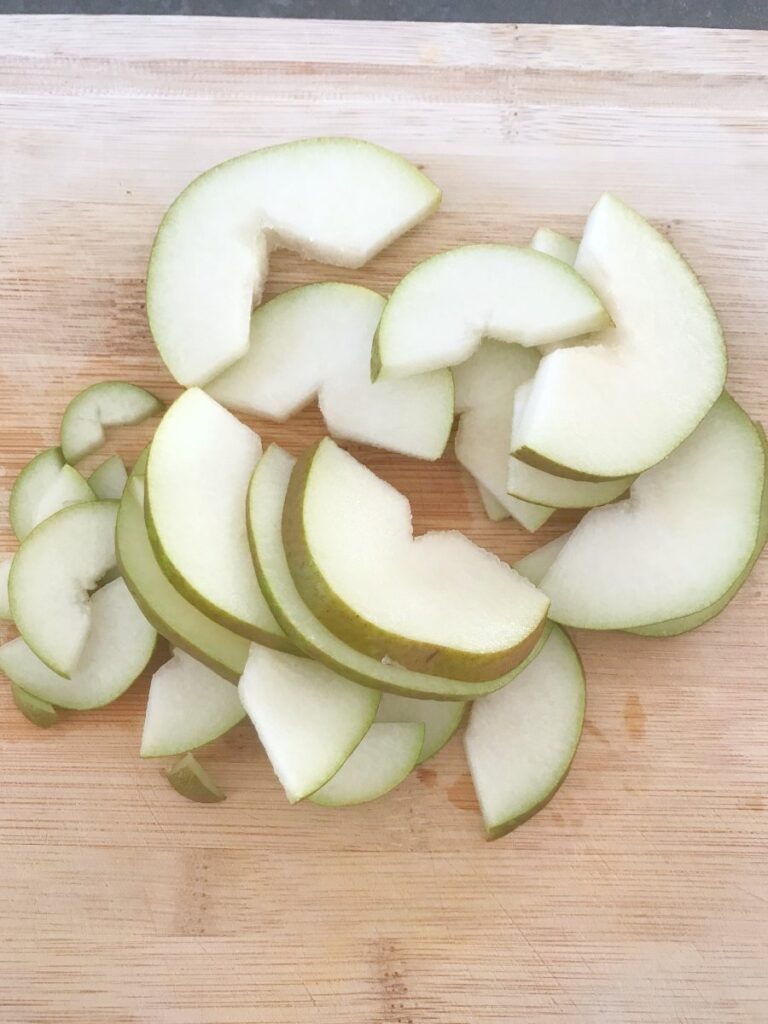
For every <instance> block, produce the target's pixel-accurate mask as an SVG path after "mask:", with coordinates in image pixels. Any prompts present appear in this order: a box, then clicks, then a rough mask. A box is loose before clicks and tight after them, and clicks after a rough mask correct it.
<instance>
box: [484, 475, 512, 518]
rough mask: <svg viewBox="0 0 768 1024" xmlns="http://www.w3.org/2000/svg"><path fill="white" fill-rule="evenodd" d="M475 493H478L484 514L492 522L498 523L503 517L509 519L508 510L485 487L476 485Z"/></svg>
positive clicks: (509, 513)
mask: <svg viewBox="0 0 768 1024" xmlns="http://www.w3.org/2000/svg"><path fill="white" fill-rule="evenodd" d="M477 493H478V494H479V495H480V501H481V502H482V504H483V508H484V509H485V514H486V515H487V516H488V518H489V519H490V520H492V521H493V522H494V523H500V522H501V521H502V520H503V519H509V518H510V516H511V515H512V513H511V512H508V511H507V509H506V508H505V506H504V505H502V504H501V502H500V501H497V500H496V498H494V496H493V495H492V494H491V492H490V491H489V490H488V488H487V487H483V485H482V484H478V485H477Z"/></svg>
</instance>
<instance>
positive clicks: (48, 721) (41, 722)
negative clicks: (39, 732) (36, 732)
mask: <svg viewBox="0 0 768 1024" xmlns="http://www.w3.org/2000/svg"><path fill="white" fill-rule="evenodd" d="M11 697H12V698H13V703H14V704H15V705H16V707H17V708H18V709H19V711H20V712H21V713H22V715H24V717H25V718H26V719H28V721H30V722H31V723H32V724H33V725H37V726H39V727H40V728H41V729H50V727H51V726H52V725H55V724H56V723H57V722H58V720H59V713H58V711H57V710H56V708H55V707H54V706H53V704H50V703H49V702H48V701H47V700H40V698H39V697H35V696H33V695H32V694H31V693H27V691H26V690H22V688H21V687H20V686H17V685H16V683H11Z"/></svg>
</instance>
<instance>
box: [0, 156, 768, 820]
mask: <svg viewBox="0 0 768 1024" xmlns="http://www.w3.org/2000/svg"><path fill="white" fill-rule="evenodd" d="M439 201H440V193H439V190H438V189H437V188H436V187H435V186H434V184H433V183H432V182H431V181H430V180H429V179H428V178H427V177H426V176H425V175H424V174H423V173H422V172H421V171H419V170H417V169H416V168H415V167H413V166H412V165H411V164H409V163H408V162H407V161H405V160H403V159H402V158H400V157H398V156H397V155H395V154H393V153H390V152H388V151H386V150H383V149H381V148H380V147H377V146H373V145H371V144H369V143H364V142H360V141H357V140H351V139H315V140H305V141H303V142H299V143H291V144H287V145H283V146H275V147H271V148H270V149H266V150H260V151H257V152H255V153H250V154H247V155H246V156H244V157H240V158H237V159H234V160H231V161H229V162H228V163H226V164H223V165H220V166H219V167H216V168H213V169H212V170H211V171H208V172H206V173H205V174H203V175H202V176H201V177H200V178H198V179H197V180H196V181H194V182H193V183H192V184H191V185H190V186H189V187H188V188H187V189H186V190H185V191H184V192H183V193H182V194H181V195H180V196H179V197H178V199H177V200H176V201H175V203H174V204H173V205H172V206H171V208H170V209H169V211H168V213H167V214H166V216H165V218H164V219H163V222H162V223H161V225H160V229H159V231H158V234H157V237H156V240H155V244H154V247H153V250H152V254H151V259H150V266H149V271H148V281H147V286H148V293H147V310H148V316H149V322H150V328H151V330H152V334H153V337H154V340H155V343H156V345H157V348H158V351H159V352H160V355H161V356H162V358H163V360H164V361H165V364H166V366H167V367H168V370H169V371H170V373H171V375H172V376H173V377H174V378H175V379H176V380H177V381H178V383H179V384H181V385H182V386H183V387H184V388H185V389H186V390H185V391H184V392H183V393H182V394H181V396H180V397H179V398H177V399H176V401H175V402H173V404H172V405H171V406H170V408H168V409H167V410H166V411H165V413H164V415H163V417H162V419H161V421H160V423H159V426H158V427H157V430H156V432H155V435H154V438H153V440H152V442H151V444H150V446H149V447H148V448H147V449H146V450H145V451H144V452H143V453H142V455H141V456H140V457H139V459H138V460H137V461H136V463H135V464H134V466H133V467H132V469H131V472H130V474H128V473H126V470H125V467H124V466H123V464H122V462H121V460H120V459H119V458H117V457H112V458H110V459H107V460H106V461H104V462H102V464H101V465H100V466H99V467H98V468H97V469H96V470H95V471H94V472H93V473H92V474H91V475H90V477H89V478H88V479H87V480H86V479H85V478H84V477H83V476H82V475H81V473H79V472H78V470H77V468H76V464H77V463H79V462H80V460H82V459H84V458H85V457H86V456H87V455H88V454H90V453H91V452H93V451H95V450H96V449H98V448H99V447H100V446H101V444H102V442H103V441H104V428H105V427H109V426H119V425H120V424H126V423H132V422H137V421H139V420H142V419H145V418H147V417H149V416H152V415H155V414H157V413H158V412H159V411H160V409H161V406H160V403H159V402H158V400H157V399H156V398H155V397H154V396H153V395H151V394H149V393H148V392H147V391H145V390H143V389H142V388H138V387H136V386H135V385H131V384H127V383H122V382H108V383H104V384H98V385H94V386H93V387H91V388H88V389H87V390H86V391H85V392H83V393H82V394H80V395H79V396H77V397H76V398H75V399H74V400H73V402H72V403H70V406H69V407H68V408H67V410H66V412H65V415H64V418H63V421H62V428H61V442H60V447H58V448H53V449H49V450H48V451H46V452H43V453H42V454H41V455H39V456H37V457H36V458H35V459H33V460H32V462H31V463H30V464H29V465H28V466H27V468H26V469H25V470H24V471H23V472H22V473H21V475H20V476H19V478H18V480H17V482H16V485H15V487H14V491H13V494H12V498H11V506H10V515H11V521H12V525H13V528H14V531H15V533H16V535H17V537H18V538H19V541H20V542H21V543H20V547H19V550H18V552H17V553H16V555H15V556H14V557H13V559H12V560H8V561H6V562H3V563H2V564H1V565H0V613H1V614H3V615H4V616H5V617H6V618H10V619H12V620H13V622H14V623H15V625H16V627H17V628H18V631H19V634H20V635H19V637H18V638H17V639H15V640H12V641H10V642H9V643H7V644H5V645H4V646H3V647H2V648H0V668H2V670H3V671H4V672H5V674H6V675H7V676H8V678H9V679H10V681H11V685H12V689H13V697H14V700H15V702H16V704H17V706H18V707H19V708H20V710H21V711H22V712H23V713H24V714H25V715H26V716H27V717H28V718H29V719H30V720H31V721H33V722H35V723H36V724H38V725H41V726H43V727H47V726H49V725H51V724H53V723H54V722H55V721H56V718H57V715H58V713H59V711H58V709H61V708H68V709H73V710H87V709H89V708H94V707H99V706H102V705H103V704H106V703H108V702H109V701H111V700H114V699H116V698H117V697H118V696H119V695H120V694H121V693H123V692H124V691H125V689H126V688H127V687H128V686H130V685H131V683H132V682H133V681H134V680H135V679H136V678H137V677H138V676H139V675H140V674H141V672H142V671H143V669H144V668H145V666H146V665H147V663H148V661H149V658H150V656H151V654H152V651H153V649H154V646H155V641H156V639H157V636H158V634H159V635H161V636H162V637H164V638H165V639H166V640H167V641H168V643H169V644H170V645H171V656H170V660H169V661H167V662H166V663H165V664H164V665H162V666H161V668H160V669H158V671H156V672H155V674H154V676H153V677H152V682H151V685H150V690H149V698H148V703H147V712H146V717H145V722H144V729H143V734H142V738H141V745H140V754H141V756H142V757H169V756H175V757H178V756H181V759H180V760H179V761H177V762H176V763H175V764H173V766H172V767H171V768H170V770H169V771H168V779H169V782H170V783H171V785H173V786H174V788H175V789H177V791H178V792H180V793H181V794H183V795H184V796H186V797H188V798H190V799H193V800H197V801H201V802H215V801H218V800H221V799H223V798H224V793H223V791H222V790H221V788H220V787H219V785H218V784H217V782H216V781H215V779H213V777H212V776H211V775H210V773H209V772H208V771H207V770H206V769H205V768H204V767H203V766H202V765H201V764H200V763H199V762H198V761H197V759H196V758H195V757H194V756H193V754H192V753H191V751H193V750H197V749H198V748H199V747H202V746H204V745H205V744H207V743H210V742H212V741H213V740H215V739H217V738H218V737H220V736H222V735H224V734H225V733H227V732H228V731H229V730H230V729H232V728H233V727H235V726H236V725H237V724H238V723H239V722H241V721H242V720H243V719H244V718H246V717H247V718H248V719H249V720H250V721H251V722H252V724H253V725H254V727H255V729H256V731H257V733H258V736H259V738H260V740H261V743H262V745H263V747H264V749H265V751H266V753H267V755H268V757H269V760H270V762H271V764H272V767H273V769H274V772H275V775H276V776H277V779H278V780H279V782H280V784H281V785H282V787H283V789H284V791H285V794H286V796H287V798H288V800H289V801H290V802H291V803H294V802H298V801H304V800H307V801H310V802H312V803H314V804H317V805H320V806H323V807H344V806H350V805H354V804H359V803H364V802H367V801H370V800H373V799H375V798H377V797H381V796H382V795H384V794H385V793H388V792H389V791H390V790H392V789H394V788H395V787H396V786H398V785H399V784H400V783H401V782H402V781H403V780H404V779H405V778H406V777H407V776H408V775H409V773H410V772H411V771H412V770H413V769H414V768H415V767H416V766H417V765H419V764H421V763H423V762H424V761H425V760H426V759H427V758H430V757H432V756H434V755H435V754H436V753H437V752H438V751H439V750H440V749H441V748H442V747H443V746H444V745H445V744H446V743H447V742H448V740H449V739H450V738H451V737H452V736H453V735H454V733H455V732H456V731H457V730H458V729H459V727H460V725H461V723H462V722H463V721H464V720H466V722H467V724H466V730H465V734H464V744H465V750H466V755H467V760H468V762H469V767H470V770H471V774H472V778H473V780H474V784H475V789H476V792H477V797H478V802H479V804H480V809H481V812H482V816H483V821H484V824H485V828H486V833H487V835H488V836H489V837H490V838H495V837H497V836H499V835H503V834H504V833H506V832H508V831H509V830H510V829H513V828H515V827H516V826H517V825H519V824H520V823H521V822H523V821H525V820H526V819H527V818H529V817H530V816H531V815H532V814H534V813H535V812H536V811H537V810H538V809H539V808H541V807H542V806H543V805H544V804H545V803H546V802H547V801H548V800H549V799H550V797H551V796H552V795H553V794H554V792H555V791H556V790H557V788H558V787H559V786H560V784H561V783H562V781H563V779H564V778H565V776H566V774H567V772H568V769H569V766H570V764H571V761H572V759H573V757H574V754H575V752H576V748H577V745H578V742H579V738H580V735H581V728H582V722H583V717H584V706H585V692H586V691H585V680H584V674H583V671H582V667H581V664H580V661H579V658H578V654H577V652H576V650H575V647H574V646H573V643H572V641H571V639H570V638H569V636H568V635H567V633H566V632H565V630H564V628H563V627H566V626H567V627H580V628H588V629H619V630H627V631H631V632H635V633H640V634H644V635H651V636H670V635H675V634H677V633H681V632H684V631H686V630H689V629H693V628H695V627H697V626H699V625H701V624H702V623H704V622H706V621H707V620H708V619H710V618H711V617H712V616H714V615H716V614H717V613H718V612H719V611H721V610H722V608H723V607H725V605H726V604H727V603H728V602H729V601H730V600H731V599H732V597H733V596H734V595H735V593H736V592H737V590H738V589H739V587H740V586H741V585H742V583H743V582H744V580H745V579H746V577H747V575H748V573H749V571H750V569H751V567H752V565H753V564H754V562H755V560H756V559H757V557H758V555H759V553H760V550H761V548H762V546H763V544H764V542H765V539H766V534H767V533H768V500H767V498H766V445H765V437H764V434H763V432H762V430H761V428H760V427H759V426H757V425H756V424H754V423H753V422H752V421H751V420H750V419H749V418H748V416H747V415H746V414H745V413H744V412H743V410H741V409H740V407H739V406H738V405H737V403H736V402H735V401H734V400H733V399H732V398H731V397H730V396H729V395H728V394H727V393H726V392H725V391H724V390H723V388H724V383H725V369H726V362H725V346H724V341H723V337H722V333H721V330H720V327H719V324H718V321H717V317H716V315H715V313H714V311H713V309H712V307H711V304H710V302H709V300H708V298H707V296H706V293H705V292H704V290H703V289H702V287H701V285H700V284H699V282H698V281H697V280H696V278H695V276H694V275H693V273H692V272H691V270H690V268H689V267H688V265H687V264H686V263H685V262H684V260H683V259H682V258H681V257H680V255H679V254H678V253H677V252H676V251H675V250H674V249H673V248H672V246H671V245H670V244H669V242H668V241H667V240H666V239H665V238H663V237H662V236H661V235H660V234H659V233H658V232H656V231H655V229H654V228H653V227H652V226H651V225H650V224H648V223H647V222H646V221H645V220H644V219H643V218H642V217H641V216H639V215H638V214H637V213H635V212H634V211H633V210H631V209H630V208H629V207H627V206H626V205H625V204H623V203H622V202H621V201H620V200H618V199H617V198H615V197H613V196H610V195H606V196H603V197H602V198H601V199H600V200H599V201H598V203H597V204H596V206H595V207H594V208H593V210H592V212H591V213H590V214H589V216H588V218H587V221H586V224H585V227H584V231H583V235H582V239H581V241H580V242H578V243H577V242H575V241H573V240H571V239H568V238H565V237H564V236H562V235H560V234H558V233H557V232H554V231H551V230H549V229H547V228H542V229H540V230H539V231H537V233H536V235H535V236H534V238H533V239H532V241H531V244H530V245H529V246H527V247H522V248H521V247H516V246H512V245H500V244H493V245H490V244H480V245H470V246H463V247H460V248H456V249H452V250H449V251H447V252H442V253H438V254H437V255H435V256H433V257H430V258H429V259H427V260H425V261H424V262H422V263H420V264H419V265H417V266H416V267H415V268H413V269H412V270H411V271H410V272H409V273H408V274H406V276H405V277H404V278H403V279H402V281H401V282H400V283H399V284H398V285H397V287H396V288H395V289H394V291H393V292H392V294H391V295H390V296H389V298H388V299H387V298H385V297H383V296H381V295H379V294H377V293H376V292H374V291H371V290H369V289H366V288H363V287H360V286H358V285H351V284H345V283H342V282H337V283H325V284H312V285H307V286H304V287H300V288H295V289H293V290H291V291H288V292H285V293H283V294H282V295H280V296H278V297H277V298H275V299H272V300H271V301H269V302H266V303H264V304H260V300H261V296H262V291H263V287H264V282H265V279H266V276H267V273H268V258H269V252H270V250H271V249H272V248H274V247H275V246H284V247H287V248H290V249H292V250H294V251H296V252H298V253H299V254H301V255H305V256H310V257H312V258H315V259H320V260H323V261H325V262H327V263H331V264H333V265H336V266H340V267H358V266H361V265H363V264H364V263H366V262H367V261H368V260H369V259H371V258H372V257H373V256H374V255H375V254H376V253H377V252H379V251H380V250H381V249H382V248H384V247H385V246H387V245H388V244H390V243H391V242H392V241H393V240H394V239H396V238H397V237H398V236H400V235H401V234H403V233H404V232H405V231H407V230H409V229H410V228H411V227H413V226H414V225H415V224H417V223H418V222H420V221H421V220H423V219H424V218H425V217H427V216H428V215H429V214H430V213H432V212H433V211H434V210H435V209H436V208H437V206H438V204H439ZM254 307H255V308H254ZM313 401H316V402H317V404H318V406H319V409H320V411H321V414H322V416H323V418H324V421H325V424H326V427H327V430H328V433H329V434H330V435H332V437H333V438H335V439H336V440H332V439H331V437H325V438H324V439H323V440H321V441H320V442H319V443H317V444H316V445H314V446H312V447H311V448H310V449H308V450H306V451H304V452H302V453H300V454H299V456H298V458H294V457H293V456H292V455H290V454H289V453H288V452H286V451H284V450H282V449H281V448H278V447H277V446H275V445H271V446H267V447H266V448H264V446H263V445H262V441H261V438H260V437H259V435H258V434H256V433H254V432H253V431H252V430H251V429H250V428H249V427H248V426H246V425H245V423H243V422H242V420H241V419H239V418H238V416H236V415H235V413H240V414H254V415H258V416H260V417H263V418H267V419H272V420H278V421H282V420H286V419H289V418H290V417H291V416H292V415H294V414H295V413H296V412H297V411H299V410H300V409H302V408H303V407H304V406H306V405H307V404H308V403H310V402H313ZM456 414H458V416H459V423H458V430H457V432H456V438H455V453H456V457H457V458H458V460H459V461H460V462H461V463H462V465H463V466H464V467H465V468H466V469H467V470H468V472H469V473H470V475H471V476H472V477H473V478H474V480H475V482H476V484H477V486H478V489H479V494H480V498H481V500H482V502H483V505H484V507H485V509H486V511H487V513H488V515H489V517H490V518H492V519H494V520H503V519H506V518H512V519H514V520H516V521H517V522H518V523H520V524H521V526H522V527H523V528H524V529H526V530H529V531H532V532H533V531H535V530H537V529H538V528H539V527H540V526H541V525H542V524H543V523H544V522H545V521H547V520H548V519H549V518H550V516H552V515H553V513H554V512H555V511H556V510H558V509H580V510H585V511H584V515H583V518H582V519H581V521H580V522H579V524H578V525H577V526H576V527H575V529H573V530H571V531H570V533H567V534H564V535H563V536H560V537H558V538H557V539H556V540H555V541H553V542H551V543H549V544H547V545H545V546H544V547H542V548H539V549H538V550H536V551H534V552H533V553H532V554H531V555H529V556H527V557H526V558H524V559H522V560H521V561H520V562H518V563H517V565H516V566H514V567H511V566H509V565H507V564H505V563H503V562H501V561H500V560H499V559H498V558H496V557H495V556H494V555H492V554H491V553H489V552H488V551H485V550H483V549H481V548H479V547H477V546H476V545H474V544H473V543H471V542H470V541H469V540H468V539H467V538H466V537H465V536H463V535H462V534H461V533H459V532H457V531H432V532H428V533H425V534H421V535H418V536H417V535H414V532H413V528H412V522H411V510H410V505H409V502H408V499H407V497H406V496H405V495H403V494H401V493H399V492H398V491H396V490H395V489H394V488H393V487H391V486H390V485H389V484H387V483H385V482H384V481H383V480H381V479H379V478H378V477H376V476H375V475H374V474H373V473H372V472H371V471H370V470H369V469H368V468H367V467H366V466H365V465H363V464H362V463H361V462H359V461H358V460H356V459H355V458H353V456H352V455H351V454H350V453H349V452H347V451H346V450H345V449H344V448H342V447H341V446H340V445H339V444H337V443H336V442H337V441H353V442H357V443H362V444H367V445H374V446H376V447H379V448H383V449H386V450H389V451H393V452H397V453H400V454H402V455H407V456H410V457H413V458H420V459H425V460H436V459H439V458H440V457H441V456H442V455H443V453H444V451H445V449H446V446H447V444H448V441H449V437H450V433H451V429H452V425H453V421H454V416H455V415H456Z"/></svg>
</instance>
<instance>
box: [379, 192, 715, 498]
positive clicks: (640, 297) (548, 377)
mask: <svg viewBox="0 0 768 1024" xmlns="http://www.w3.org/2000/svg"><path fill="white" fill-rule="evenodd" d="M576 269H577V270H578V272H579V273H580V274H581V275H582V277H584V278H585V279H586V280H587V281H589V283H590V284H591V285H592V286H593V287H594V288H595V289H596V291H597V292H598V293H599V294H600V295H601V296H602V297H603V298H604V300H605V302H606V304H607V307H608V310H609V312H610V314H611V317H612V318H613V321H614V324H615V325H616V326H615V327H613V328H610V329H608V330H606V331H605V333H604V334H602V335H600V336H599V337H597V338H590V339H589V344H588V345H583V346H582V345H576V346H573V347H564V348H560V349H557V350H556V351H554V352H549V353H547V355H545V356H544V358H543V359H542V361H541V363H540V364H539V368H538V370H537V371H536V376H535V377H534V380H533V385H532V390H531V395H530V399H529V401H528V402H527V403H526V405H525V411H524V415H523V416H522V419H521V421H520V422H519V423H517V424H516V426H515V430H514V432H513V447H512V450H513V454H515V455H517V457H518V458H521V459H522V460H523V461H524V462H527V463H529V464H530V465H533V466H536V467H537V468H539V469H544V470H547V471H549V472H554V473H557V474H558V475H560V476H571V477H575V478H576V479H592V480H596V479H604V478H607V477H619V476H627V475H631V474H635V473H639V472H641V471H642V470H644V469H647V468H648V467H649V466H653V465H655V464H656V463H657V462H659V461H660V460H661V459H663V458H664V457H665V456H666V455H668V454H669V453H670V452H671V451H673V449H675V448H676V447H677V446H678V445H679V444H680V443H681V442H682V441H683V440H684V439H685V438H686V437H687V436H688V435H689V434H690V433H691V432H692V431H693V430H694V429H695V427H696V426H697V424H698V423H700V422H701V420H702V418H703V417H704V415H705V414H706V412H707V410H708V409H709V408H710V407H711V406H712V404H713V403H714V402H715V400H716V399H717V397H718V395H719V394H720V392H721V391H722V389H723V385H724V383H725V371H726V357H725V345H724V341H723V335H722V331H721V329H720V325H719V323H718V321H717V316H716V315H715V311H714V310H713V308H712V305H711V303H710V301H709V299H708V297H707V295H706V293H705V291H704V289H703V288H702V287H701V285H700V284H699V282H698V281H697V280H696V277H695V276H694V274H693V272H692V271H691V269H690V267H689V266H688V265H687V263H685V261H684V260H683V258H682V257H681V256H680V255H679V253H677V252H676V251H675V249H674V248H673V247H672V246H671V245H670V243H669V242H668V241H667V240H666V239H665V238H664V237H663V236H662V235H660V234H659V233H658V232H657V231H656V230H655V229H654V228H653V227H651V225H650V224H649V223H648V222H647V221H645V220H643V218H642V217H641V216H640V215H639V214H637V213H635V211H634V210H631V209H630V208H629V207H628V206H626V205H625V204H624V203H622V202H621V201H620V200H619V199H617V198H616V197H615V196H611V195H604V196H603V197H602V198H601V199H600V200H599V201H598V203H597V204H596V206H595V207H594V209H593V210H592V212H591V213H590V215H589V218H588V219H587V224H586V227H585V230H584V237H583V239H582V242H581V245H580V246H579V254H578V257H577V260H576ZM385 317H386V313H385Z"/></svg>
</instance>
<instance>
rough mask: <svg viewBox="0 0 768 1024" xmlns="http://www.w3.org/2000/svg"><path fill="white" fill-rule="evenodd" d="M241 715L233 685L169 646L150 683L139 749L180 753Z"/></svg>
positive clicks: (144, 753) (215, 734) (212, 736)
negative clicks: (167, 657) (169, 654)
mask: <svg viewBox="0 0 768 1024" xmlns="http://www.w3.org/2000/svg"><path fill="white" fill-rule="evenodd" d="M243 718H245V710H244V709H243V706H242V704H241V703H240V698H239V696H238V694H237V687H236V686H234V685H233V684H232V683H230V682H227V680H226V679H222V677H221V676H220V675H217V674H216V673H215V672H212V671H211V670H210V669H209V668H206V666H205V665H201V664H200V662H199V661H195V659H194V658H190V656H189V655H188V654H185V653H184V652H183V651H174V652H173V657H172V658H171V660H170V661H167V662H166V663H165V665H162V666H161V667H160V668H159V669H158V670H157V672H155V674H154V675H153V676H152V682H151V683H150V685H149V698H148V699H147V713H146V715H145V717H144V731H143V732H142V735H141V751H140V755H141V757H165V756H167V755H168V754H183V753H184V752H185V751H188V750H194V749H195V748H196V747H202V746H203V745H204V744H205V743H211V742H212V741H213V740H215V739H218V737H219V736H223V735H224V733H225V732H229V730H230V729H232V728H233V727H234V726H236V725H237V723H238V722H240V721H242V719H243Z"/></svg>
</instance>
